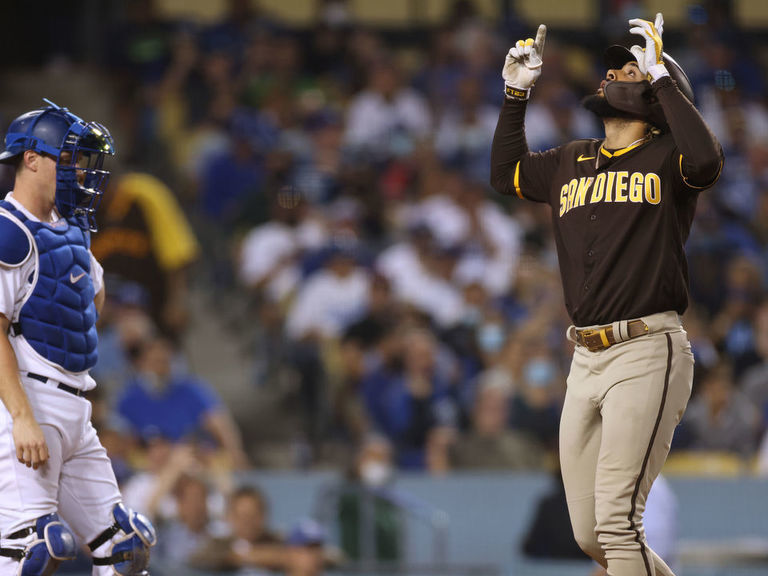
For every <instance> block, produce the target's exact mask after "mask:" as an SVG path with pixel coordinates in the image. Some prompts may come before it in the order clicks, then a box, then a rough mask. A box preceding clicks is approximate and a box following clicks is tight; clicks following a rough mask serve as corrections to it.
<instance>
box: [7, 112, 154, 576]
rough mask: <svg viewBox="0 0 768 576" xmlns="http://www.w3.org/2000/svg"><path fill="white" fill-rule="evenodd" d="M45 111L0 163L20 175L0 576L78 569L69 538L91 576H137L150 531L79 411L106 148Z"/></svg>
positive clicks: (11, 138)
mask: <svg viewBox="0 0 768 576" xmlns="http://www.w3.org/2000/svg"><path fill="white" fill-rule="evenodd" d="M47 102H48V106H47V107H45V108H41V109H38V110H33V111H31V112H27V113H25V114H23V115H21V116H19V117H18V118H16V119H15V120H13V121H12V122H11V124H10V127H9V129H8V133H7V134H6V137H5V147H6V150H5V152H3V153H2V154H0V162H3V163H6V164H11V165H13V166H15V169H16V177H15V183H14V190H13V192H10V193H9V194H8V195H7V196H6V198H5V200H2V201H0V400H2V402H1V403H0V494H2V497H0V574H3V575H11V574H17V575H23V576H42V575H48V574H53V572H55V571H56V569H57V567H58V566H59V564H60V563H61V562H62V561H64V560H67V559H70V558H74V557H75V554H76V551H77V549H76V543H75V538H74V535H73V533H72V532H71V531H70V527H71V530H72V531H74V534H76V535H77V536H78V537H79V538H80V539H81V541H83V542H86V543H88V546H89V548H90V549H91V551H92V553H93V563H94V568H93V574H94V575H103V576H106V575H107V574H120V575H124V576H127V575H135V574H140V575H144V574H147V572H146V568H147V566H148V563H149V548H150V547H151V546H153V545H154V544H155V541H156V538H155V531H154V528H153V527H152V525H151V524H150V523H149V521H148V520H147V519H146V518H144V517H143V516H142V515H141V514H136V513H135V512H133V511H131V510H129V509H126V508H125V507H124V506H123V504H122V503H121V497H120V492H119V491H118V487H117V482H116V481H115V476H114V474H113V472H112V467H111V466H110V462H109V458H108V457H107V453H106V451H105V450H104V448H103V446H102V445H101V443H100V442H99V439H98V437H97V435H96V431H95V430H94V428H93V426H92V425H91V423H90V417H91V404H90V402H89V401H88V400H86V398H85V395H86V393H87V391H88V390H90V389H92V388H93V387H94V386H95V385H96V383H95V382H94V380H93V379H92V378H91V377H90V376H89V375H88V370H89V369H90V368H92V367H93V365H94V364H95V363H96V358H97V350H96V348H97V346H96V345H97V337H96V328H95V322H96V317H97V314H98V309H99V308H100V307H101V304H102V303H103V302H104V286H103V281H102V269H101V267H100V266H99V264H98V263H97V262H96V260H95V259H94V258H93V256H92V255H91V253H90V249H89V245H90V232H91V231H94V230H95V226H94V218H93V216H94V213H95V209H96V205H97V203H98V200H99V196H100V195H101V194H102V191H103V190H104V186H105V184H106V181H107V178H108V175H109V173H108V172H106V171H104V170H102V163H103V161H104V159H105V157H106V156H110V155H112V154H114V148H113V143H112V138H111V136H110V134H109V132H108V131H107V129H106V128H104V127H103V126H101V125H99V124H96V123H93V122H90V123H86V122H84V121H83V120H82V119H80V118H78V117H77V116H75V115H74V114H72V113H71V112H69V111H68V110H67V109H66V108H61V107H59V106H57V105H55V104H53V103H52V102H50V101H47ZM59 512H60V513H61V516H62V517H63V518H64V519H65V520H66V523H67V524H64V523H62V522H61V520H60V518H59V515H58V513H59Z"/></svg>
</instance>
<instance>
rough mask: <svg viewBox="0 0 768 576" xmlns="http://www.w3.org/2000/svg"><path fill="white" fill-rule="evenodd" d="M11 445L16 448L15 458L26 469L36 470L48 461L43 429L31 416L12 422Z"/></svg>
mask: <svg viewBox="0 0 768 576" xmlns="http://www.w3.org/2000/svg"><path fill="white" fill-rule="evenodd" d="M13 443H14V445H15V446H16V458H17V459H18V460H19V462H21V463H22V464H25V465H26V466H27V468H30V467H32V468H34V469H35V470H37V469H38V468H39V467H40V466H42V465H43V464H45V463H46V462H47V461H48V444H46V442H45V436H44V435H43V429H42V428H40V424H38V423H37V421H36V420H35V419H34V418H33V417H32V416H22V417H19V418H15V419H14V420H13Z"/></svg>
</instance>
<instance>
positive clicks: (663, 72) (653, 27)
mask: <svg viewBox="0 0 768 576" xmlns="http://www.w3.org/2000/svg"><path fill="white" fill-rule="evenodd" d="M629 24H630V26H632V28H630V29H629V31H630V33H632V34H637V35H638V36H640V37H641V38H642V39H643V40H644V41H645V48H643V47H642V46H632V48H630V51H631V52H632V54H634V55H635V58H637V64H638V66H639V67H640V71H641V72H642V73H643V74H650V75H651V77H652V78H653V79H654V80H658V79H659V78H661V77H662V76H667V75H668V74H669V72H667V67H666V66H664V59H663V58H662V56H661V54H662V52H663V50H664V43H663V42H662V40H661V35H662V34H663V32H664V16H662V15H661V12H659V13H658V14H656V20H655V21H654V22H649V21H648V20H643V19H641V18H633V19H632V20H630V21H629Z"/></svg>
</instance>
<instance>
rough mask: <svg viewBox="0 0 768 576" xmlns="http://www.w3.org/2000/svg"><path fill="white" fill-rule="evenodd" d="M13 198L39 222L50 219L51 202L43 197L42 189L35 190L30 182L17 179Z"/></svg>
mask: <svg viewBox="0 0 768 576" xmlns="http://www.w3.org/2000/svg"><path fill="white" fill-rule="evenodd" d="M13 198H14V200H16V201H17V202H18V203H19V204H21V205H22V206H24V208H26V209H27V210H28V211H29V212H30V213H31V214H32V215H34V216H35V217H36V218H37V219H38V220H40V221H41V222H50V221H51V212H52V210H53V206H52V205H51V202H50V201H49V200H48V199H47V198H46V197H45V193H44V192H43V191H40V190H36V189H35V187H34V186H33V185H30V183H27V182H20V181H19V179H17V180H16V183H15V186H14V189H13Z"/></svg>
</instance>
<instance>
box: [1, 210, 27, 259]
mask: <svg viewBox="0 0 768 576" xmlns="http://www.w3.org/2000/svg"><path fill="white" fill-rule="evenodd" d="M23 226H24V225H23V224H22V223H21V222H19V221H18V220H17V219H16V218H14V217H13V216H11V215H10V214H9V213H8V212H6V211H5V210H0V265H2V266H5V267H6V268H13V267H16V266H20V265H21V264H23V263H24V262H25V261H26V260H27V258H29V255H30V254H31V253H32V242H31V240H30V239H29V235H28V234H27V231H26V230H25V229H24V228H23Z"/></svg>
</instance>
